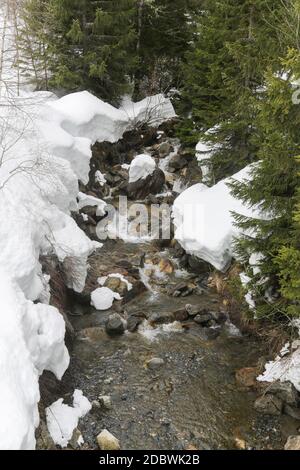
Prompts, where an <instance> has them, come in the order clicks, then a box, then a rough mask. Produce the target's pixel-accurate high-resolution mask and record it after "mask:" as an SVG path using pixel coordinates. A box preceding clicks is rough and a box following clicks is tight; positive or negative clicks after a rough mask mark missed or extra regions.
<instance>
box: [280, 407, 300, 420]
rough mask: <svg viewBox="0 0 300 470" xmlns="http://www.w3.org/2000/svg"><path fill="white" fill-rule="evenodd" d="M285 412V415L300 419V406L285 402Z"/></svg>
mask: <svg viewBox="0 0 300 470" xmlns="http://www.w3.org/2000/svg"><path fill="white" fill-rule="evenodd" d="M283 412H284V414H285V415H288V416H290V417H291V418H293V419H297V420H299V421H300V409H299V408H295V407H293V406H291V405H287V404H285V405H284V407H283Z"/></svg>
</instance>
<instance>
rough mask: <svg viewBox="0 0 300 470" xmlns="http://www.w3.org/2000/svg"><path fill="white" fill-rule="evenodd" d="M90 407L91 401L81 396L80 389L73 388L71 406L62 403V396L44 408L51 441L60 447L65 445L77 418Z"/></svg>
mask: <svg viewBox="0 0 300 470" xmlns="http://www.w3.org/2000/svg"><path fill="white" fill-rule="evenodd" d="M91 409H92V405H91V403H90V402H89V400H88V399H87V398H86V397H84V396H83V393H82V391H81V390H75V392H74V394H73V406H69V405H66V404H64V403H63V398H60V399H59V400H57V401H56V402H54V403H52V405H51V406H49V407H48V408H46V419H47V426H48V430H49V433H50V435H51V437H52V439H53V442H54V443H55V444H56V445H59V446H60V447H62V448H64V447H67V445H68V443H69V441H70V440H71V439H72V436H73V432H74V430H75V429H76V428H77V425H78V421H79V419H80V418H83V417H84V416H85V415H86V414H87V413H88V412H89V411H90V410H91Z"/></svg>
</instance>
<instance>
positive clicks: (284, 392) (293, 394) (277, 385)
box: [266, 382, 299, 406]
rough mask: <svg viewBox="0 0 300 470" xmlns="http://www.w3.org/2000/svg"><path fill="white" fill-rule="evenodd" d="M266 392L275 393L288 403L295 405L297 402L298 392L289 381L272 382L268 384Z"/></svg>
mask: <svg viewBox="0 0 300 470" xmlns="http://www.w3.org/2000/svg"><path fill="white" fill-rule="evenodd" d="M266 393H271V394H273V395H276V396H277V397H278V398H280V399H281V400H282V401H283V402H284V403H287V404H288V405H294V406H296V405H297V404H298V402H299V396H298V392H297V390H296V388H295V387H294V385H293V384H292V383H291V382H274V383H272V384H271V385H270V386H268V388H267V390H266Z"/></svg>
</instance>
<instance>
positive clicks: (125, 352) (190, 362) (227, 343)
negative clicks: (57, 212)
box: [60, 126, 299, 450]
mask: <svg viewBox="0 0 300 470" xmlns="http://www.w3.org/2000/svg"><path fill="white" fill-rule="evenodd" d="M171 129H172V126H171ZM165 132H167V133H168V131H167V130H166V129H164V130H163V129H162V128H160V129H159V130H158V132H157V130H155V132H154V131H153V130H151V132H149V134H147V133H146V130H143V134H142V137H141V138H140V139H139V138H138V136H137V135H136V134H134V135H133V134H131V135H130V138H129V137H128V140H126V137H125V138H124V140H123V141H121V142H119V143H118V144H116V145H112V144H106V143H105V144H97V145H96V146H95V148H94V158H93V160H92V165H91V173H90V182H89V184H88V186H87V187H82V188H81V190H82V191H83V192H85V193H86V194H88V195H90V196H94V197H101V198H105V200H107V201H109V202H110V203H112V204H114V205H115V206H116V207H118V203H117V196H119V195H122V194H127V195H128V196H129V197H130V198H131V201H132V202H135V199H136V196H137V194H138V195H139V196H142V198H143V200H144V202H145V203H146V204H147V205H150V204H151V203H161V202H166V203H168V204H172V202H173V200H174V198H175V197H176V191H174V186H175V189H176V190H177V191H178V188H180V189H179V190H181V189H182V188H184V187H188V186H189V185H190V184H192V183H193V181H195V180H197V179H199V178H200V175H199V171H200V170H199V168H198V167H197V165H196V164H195V161H194V160H192V159H191V158H190V156H188V155H184V156H182V155H181V154H180V143H179V142H178V141H176V139H174V136H173V135H172V133H171V136H170V137H169V136H167V135H166V134H164V133H165ZM162 136H163V137H162ZM158 137H159V139H158ZM128 142H129V143H128ZM142 152H147V153H148V152H149V153H151V154H152V156H153V157H154V158H156V161H157V167H158V168H159V169H160V170H161V171H163V172H164V174H165V181H164V182H163V183H162V184H161V188H160V189H161V191H160V194H159V195H157V194H148V195H145V194H143V195H141V193H139V191H140V187H138V188H135V189H137V190H138V193H136V191H133V189H132V188H131V190H132V191H133V192H132V193H131V194H128V171H126V168H125V167H124V164H125V165H128V164H130V162H131V161H132V159H133V157H134V156H135V155H136V154H137V153H142ZM181 159H182V161H183V162H184V165H183V166H182V161H181ZM97 171H101V173H102V174H105V177H106V184H105V185H103V186H100V187H99V185H98V184H97V181H96V180H95V175H96V172H97ZM149 179H150V178H149ZM147 184H148V182H147V180H146V181H145V182H144V183H143V187H144V188H145V187H146V188H147ZM148 187H150V188H153V186H151V185H150V186H148ZM157 189H158V188H157ZM177 194H178V193H177ZM82 214H85V215H86V217H83V216H82ZM74 217H75V218H76V221H77V223H78V224H79V225H80V226H81V228H83V229H84V230H85V232H86V233H87V234H88V235H89V236H90V237H91V238H92V239H96V238H97V234H96V227H97V223H98V222H99V221H100V220H101V219H102V216H100V217H99V216H97V214H96V209H95V208H94V207H84V208H83V209H82V210H81V214H80V215H74ZM90 266H91V268H90V271H89V276H88V279H87V285H86V289H85V291H84V292H83V293H82V294H80V295H77V296H75V297H74V298H73V301H72V305H71V306H70V308H69V315H68V320H69V322H70V324H71V325H72V329H73V330H74V333H75V339H74V341H73V345H72V350H71V365H70V368H69V370H68V371H67V373H66V374H65V376H64V378H63V381H62V383H61V385H60V391H61V392H62V395H63V397H64V398H65V401H66V402H69V401H70V398H71V395H72V393H73V391H74V389H80V390H82V391H83V392H84V395H85V396H86V397H87V398H88V399H89V400H90V402H91V403H92V405H93V407H92V410H91V412H90V413H89V414H88V415H87V416H86V417H85V418H83V419H82V420H81V421H80V423H79V427H80V432H81V433H82V435H83V437H84V441H85V444H84V445H83V447H82V448H88V449H96V448H97V441H96V436H97V435H98V434H99V433H100V432H101V431H102V430H103V429H108V430H109V431H110V432H111V433H113V434H114V435H115V436H116V437H117V438H118V439H119V440H120V442H121V446H122V449H124V450H127V449H153V450H165V449H191V450H192V449H200V450H201V449H234V448H239V449H278V448H282V447H283V446H284V443H285V442H286V439H287V437H288V436H289V435H291V434H295V433H296V430H297V427H299V421H297V420H294V419H292V418H290V417H289V416H285V415H281V414H280V413H279V414H277V415H276V414H275V415H274V414H273V416H271V415H266V414H262V413H257V411H256V410H255V409H254V402H255V400H256V399H257V397H258V395H259V394H261V393H262V390H263V389H260V387H259V386H258V385H257V384H256V383H255V381H253V380H252V381H251V380H250V383H245V381H244V382H243V381H241V380H237V377H239V374H237V373H238V371H240V370H246V369H245V368H252V374H253V368H254V369H256V368H257V367H258V364H261V365H262V358H265V356H266V355H267V353H268V352H267V351H266V349H265V346H264V344H262V342H261V341H259V339H258V338H256V337H255V336H250V335H247V334H244V335H243V334H241V333H240V332H239V330H238V329H237V328H236V327H234V325H232V323H231V322H230V319H229V316H228V312H227V311H226V310H224V308H223V305H222V298H221V297H220V296H219V295H218V294H217V293H216V292H215V291H214V290H213V289H211V288H210V287H209V283H208V278H209V275H210V272H209V267H208V265H206V264H205V263H202V262H200V261H198V260H195V259H194V258H193V257H190V256H188V255H186V253H184V251H183V250H182V249H180V247H179V246H178V245H177V244H176V243H174V242H171V240H169V241H159V240H152V241H151V240H150V241H147V242H146V241H143V240H140V242H139V243H132V242H131V241H127V242H125V241H122V240H120V239H118V240H108V241H106V242H104V246H103V248H102V249H100V250H99V251H98V252H96V253H95V254H94V255H93V256H92V258H91V260H90ZM113 273H119V274H122V275H123V276H125V277H126V278H127V279H129V280H130V282H132V284H133V287H134V289H133V292H132V293H131V294H130V293H129V292H128V294H130V295H128V296H125V299H123V301H116V302H114V304H113V306H112V308H111V309H109V310H106V311H102V312H100V311H97V310H95V308H93V307H92V306H91V305H90V294H91V292H92V291H93V289H95V288H96V285H97V278H98V277H101V276H107V275H108V274H113ZM191 312H192V313H191ZM193 312H194V313H195V314H194V313H193ZM112 314H117V315H120V317H121V318H122V320H123V321H124V322H127V329H126V331H125V332H124V334H122V335H116V336H111V335H108V334H107V321H108V319H109V317H110V315H112ZM199 316H200V317H201V316H202V320H201V318H200V319H199ZM203 316H205V318H204V319H203ZM133 319H135V320H136V324H135V325H134V328H129V329H130V330H131V331H128V325H129V324H131V325H132V321H133ZM130 322H131V323H130ZM240 375H241V374H240ZM246 382H247V381H246ZM60 396H61V395H60ZM103 397H106V398H107V397H108V399H105V400H104V399H103Z"/></svg>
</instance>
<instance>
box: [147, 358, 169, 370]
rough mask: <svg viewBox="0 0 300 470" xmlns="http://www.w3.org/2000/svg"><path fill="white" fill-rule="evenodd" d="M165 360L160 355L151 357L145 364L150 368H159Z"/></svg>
mask: <svg viewBox="0 0 300 470" xmlns="http://www.w3.org/2000/svg"><path fill="white" fill-rule="evenodd" d="M164 363H165V361H164V360H163V359H161V358H160V357H153V358H152V359H150V361H148V362H147V366H148V368H149V369H151V370H156V369H159V368H160V367H162V366H163V365H164Z"/></svg>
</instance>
